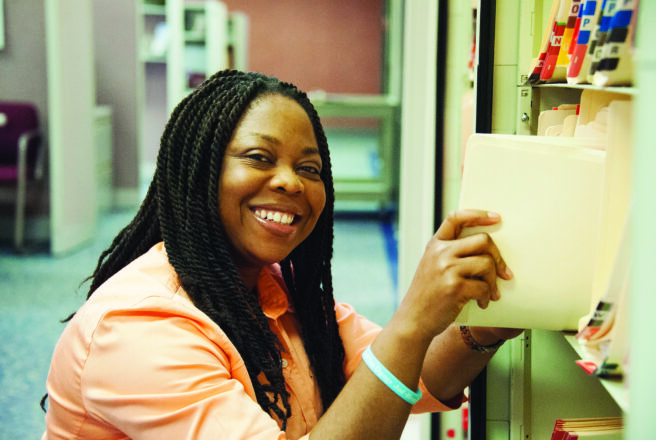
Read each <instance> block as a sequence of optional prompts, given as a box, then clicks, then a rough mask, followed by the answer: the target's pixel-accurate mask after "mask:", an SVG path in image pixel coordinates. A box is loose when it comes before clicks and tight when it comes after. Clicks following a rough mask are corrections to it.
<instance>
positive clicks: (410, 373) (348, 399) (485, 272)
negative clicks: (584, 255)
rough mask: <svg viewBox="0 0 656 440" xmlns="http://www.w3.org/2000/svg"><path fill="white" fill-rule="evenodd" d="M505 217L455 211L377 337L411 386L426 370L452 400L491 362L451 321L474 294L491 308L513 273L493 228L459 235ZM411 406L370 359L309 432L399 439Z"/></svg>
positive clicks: (380, 350) (440, 393)
mask: <svg viewBox="0 0 656 440" xmlns="http://www.w3.org/2000/svg"><path fill="white" fill-rule="evenodd" d="M498 221H499V217H498V216H497V215H494V214H489V213H488V212H487V211H479V210H466V211H458V212H454V213H452V214H450V215H449V216H448V217H447V219H446V220H445V221H444V223H443V224H442V225H441V226H440V228H439V230H438V231H437V233H436V234H435V235H434V236H433V238H432V239H431V240H430V242H429V243H428V245H427V246H426V251H425V253H424V256H423V257H422V259H421V261H420V263H419V267H418V268H417V271H416V273H415V276H414V279H413V281H412V283H411V285H410V288H409V289H408V292H407V294H406V295H405V297H404V299H403V301H402V302H401V304H400V305H399V308H398V309H397V311H396V312H395V313H394V315H393V316H392V319H391V320H390V322H389V323H388V324H387V325H386V326H385V328H383V330H382V331H381V333H380V334H379V335H378V337H377V338H376V340H375V341H374V343H373V344H372V351H373V353H374V355H375V356H376V357H377V358H378V360H379V361H380V362H381V363H382V364H383V365H384V366H385V367H386V368H387V369H388V370H389V371H390V372H391V373H392V374H393V375H394V376H395V377H396V378H397V379H398V380H399V381H401V382H402V383H403V384H404V385H405V386H407V387H408V388H410V389H412V390H416V389H417V386H418V383H419V378H420V376H421V375H422V369H424V374H423V376H424V381H425V383H426V386H427V388H428V389H429V390H431V393H435V394H434V395H435V397H437V398H439V399H440V400H443V401H447V400H448V399H449V398H451V397H453V396H455V395H457V394H458V393H459V392H461V391H462V390H463V389H464V388H465V387H466V386H467V385H469V383H470V382H471V380H472V379H473V378H474V377H475V376H476V374H478V372H479V371H480V370H481V369H482V368H483V367H484V366H485V364H486V363H487V362H488V361H489V359H490V356H491V354H484V355H482V354H481V353H479V352H476V351H473V350H471V349H470V348H469V347H467V345H466V344H465V343H464V341H463V340H462V338H461V336H460V335H459V334H458V333H457V331H456V330H457V328H455V327H454V326H452V323H453V321H454V320H455V318H456V317H457V316H458V314H459V313H460V311H461V310H462V307H463V306H464V305H465V304H466V303H467V302H468V301H471V300H474V301H476V302H477V303H478V304H479V306H480V307H483V308H485V307H487V305H488V303H489V301H491V300H492V301H494V300H497V299H498V298H499V293H498V290H497V287H496V279H497V276H499V277H502V278H504V279H510V278H511V277H512V273H511V272H510V271H509V270H508V269H507V267H506V265H505V262H504V261H503V259H502V258H501V255H500V253H499V250H498V249H497V247H496V245H495V244H494V243H493V241H492V240H491V239H490V237H489V236H488V235H487V234H478V235H473V236H470V237H466V238H462V239H459V238H458V237H459V235H460V232H461V231H462V229H463V228H465V227H468V226H486V225H492V224H495V223H497V222H498ZM477 330H478V329H477V328H475V329H474V330H473V331H474V332H476V331H477ZM438 335H439V336H438ZM476 336H477V337H481V339H482V340H481V341H479V343H480V344H482V345H485V344H487V341H485V340H483V339H486V338H487V337H489V336H490V335H489V334H487V335H486V334H483V332H479V334H477V335H476ZM410 409H411V405H410V404H409V403H407V402H406V401H405V400H403V399H401V398H400V397H399V396H397V395H396V394H395V393H394V392H393V391H391V390H390V389H389V388H388V387H387V386H386V385H384V384H383V382H381V380H380V379H379V378H378V377H376V376H375V375H374V374H373V373H372V372H371V370H370V369H369V368H368V367H367V366H366V365H365V364H364V362H363V363H361V364H360V365H359V366H358V368H357V369H356V371H355V373H354V374H353V376H352V377H351V379H350V380H349V381H348V382H347V384H346V385H345V386H344V389H343V390H342V392H341V393H340V395H339V396H338V397H337V399H335V401H334V402H333V404H332V406H331V407H330V408H329V409H328V410H327V411H326V413H325V414H324V415H323V417H322V418H321V419H320V420H319V423H318V424H317V425H316V426H315V428H314V429H313V430H312V432H311V435H310V438H311V439H313V440H318V439H323V438H326V439H328V438H375V439H396V438H399V437H400V435H401V433H402V432H403V428H404V426H405V423H406V421H407V417H408V415H409V413H410Z"/></svg>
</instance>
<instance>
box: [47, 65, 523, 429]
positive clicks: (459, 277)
mask: <svg viewBox="0 0 656 440" xmlns="http://www.w3.org/2000/svg"><path fill="white" fill-rule="evenodd" d="M334 202H335V200H334V187H333V180H332V170H331V162H330V155H329V151H328V144H327V141H326V136H325V134H324V131H323V128H322V126H321V123H320V122H319V117H318V115H317V112H316V111H315V109H314V107H313V106H312V104H311V103H310V101H309V100H308V98H307V96H306V95H305V93H303V92H301V91H299V90H298V89H297V88H296V87H295V86H293V85H291V84H289V83H284V82H281V81H279V80H277V79H276V78H272V77H267V76H264V75H261V74H258V73H244V72H238V71H221V72H218V73H216V74H215V75H213V76H212V77H210V78H209V79H208V80H207V81H206V82H205V83H203V85H202V86H201V87H199V89H197V90H196V91H195V92H193V93H192V94H191V95H189V96H188V97H186V98H185V99H184V100H183V101H182V102H181V103H180V104H179V105H178V106H177V107H176V108H175V110H174V111H173V113H172V115H171V118H170V120H169V123H168V124H167V126H166V129H165V131H164V134H163V135H162V142H161V147H160V151H159V153H158V158H157V167H156V171H155V175H154V177H153V180H152V182H151V184H150V187H149V189H148V193H147V195H146V197H145V200H144V201H143V203H142V205H141V207H140V209H139V212H138V213H137V215H136V216H135V218H134V219H133V220H132V221H131V222H130V224H129V225H127V226H126V227H125V228H124V229H123V230H122V231H121V232H120V233H119V234H118V235H117V236H116V238H115V239H114V241H113V242H112V244H111V246H110V247H109V249H107V250H105V251H104V252H103V253H102V254H101V256H100V259H99V261H98V265H97V267H96V269H95V271H94V273H93V274H92V276H91V286H90V288H89V293H88V297H87V301H86V302H85V304H84V305H83V306H82V307H81V308H80V309H79V310H78V311H77V312H76V313H75V314H74V316H73V317H72V319H70V322H69V323H68V325H67V327H66V329H65V330H64V332H63V334H62V336H61V338H60V340H59V342H58V343H57V346H56V348H55V350H54V354H53V357H52V362H51V368H50V373H49V375H48V381H47V389H48V395H49V398H50V399H49V405H48V410H47V414H46V432H45V434H44V436H43V438H44V439H64V438H67V439H68V438H121V439H123V438H124V439H128V438H131V439H160V438H176V439H194V440H204V439H210V438H212V439H213V438H217V437H220V438H240V439H250V438H258V439H264V438H271V439H286V438H289V439H298V438H307V437H308V435H309V433H310V432H312V438H313V440H317V439H322V438H363V437H365V436H366V437H369V438H377V439H388V438H398V437H399V436H400V434H401V432H402V430H403V426H404V425H405V423H406V421H407V418H408V415H409V413H410V412H411V411H414V412H426V411H439V410H447V409H451V408H455V407H458V406H459V405H460V404H461V403H462V401H463V389H464V387H465V386H467V385H468V384H469V383H470V381H471V380H472V379H473V378H474V377H475V376H476V375H477V374H478V373H479V372H480V370H481V369H482V368H483V367H484V366H485V364H486V363H487V361H488V360H489V359H490V357H491V356H492V354H493V352H494V350H495V349H496V347H498V346H499V345H500V344H501V343H502V342H503V341H502V339H505V338H507V337H512V336H515V335H516V334H517V332H516V331H514V330H513V331H508V330H505V329H494V328H493V329H482V328H472V329H468V331H467V335H468V338H469V339H468V342H469V345H467V344H466V343H465V342H463V339H462V337H461V334H460V331H459V330H458V328H457V327H456V326H454V325H452V321H453V319H454V318H455V316H457V314H458V313H459V311H460V309H461V308H462V306H463V305H464V304H465V303H466V302H468V301H469V300H476V301H477V302H478V303H479V304H480V305H481V306H482V307H486V306H487V303H488V302H489V301H490V300H496V299H498V291H497V289H496V278H497V277H498V276H500V277H503V278H509V276H510V275H509V272H508V271H507V270H506V269H507V268H506V266H505V263H504V261H503V259H502V258H501V256H500V254H499V251H498V249H497V248H496V246H495V245H494V243H493V242H492V241H491V240H490V239H486V237H485V235H484V234H478V235H475V236H471V237H467V238H464V239H459V238H458V232H456V231H460V230H462V228H463V227H464V226H465V225H467V226H486V225H492V224H495V223H496V222H498V221H499V218H498V216H495V215H491V214H489V213H487V212H486V211H475V210H471V211H465V212H459V213H455V214H453V215H451V216H449V217H448V218H447V220H446V221H445V223H444V224H443V225H442V227H440V230H438V232H437V234H436V235H435V237H433V239H432V240H431V241H430V242H429V244H428V246H427V247H426V254H425V256H424V258H423V259H422V261H421V263H420V265H419V267H418V269H417V274H416V277H415V280H414V281H413V283H412V285H411V287H410V289H409V290H408V292H407V294H406V295H405V297H404V300H403V302H402V303H401V304H400V305H399V308H398V310H397V311H396V312H395V313H394V316H393V317H392V319H391V320H390V322H389V323H388V324H387V325H386V326H385V327H384V328H382V329H381V328H380V327H379V326H378V325H376V324H374V323H372V322H370V321H369V320H367V319H366V318H364V317H363V316H361V315H358V314H357V313H356V312H355V310H354V309H353V307H351V306H350V305H348V304H344V303H338V302H335V299H334V297H333V280H332V267H331V265H332V262H331V259H332V256H333V236H334V233H333V226H334V225H333V216H334ZM374 276H375V275H374ZM472 341H474V342H475V344H474V343H473V342H472ZM472 347H476V348H481V347H483V348H485V350H480V349H472ZM365 350H366V353H367V359H368V361H367V363H366V365H365V363H363V362H361V360H362V355H363V353H365ZM370 366H374V367H370ZM370 368H371V369H370ZM381 372H384V375H383V374H382V373H381ZM399 390H401V391H399ZM415 390H416V391H415ZM408 396H411V397H412V398H411V399H410V398H408ZM364 414H366V416H364Z"/></svg>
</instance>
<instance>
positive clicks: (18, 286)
mask: <svg viewBox="0 0 656 440" xmlns="http://www.w3.org/2000/svg"><path fill="white" fill-rule="evenodd" d="M365 153H366V152H365ZM367 154H369V153H367ZM347 162H348V163H350V164H351V165H353V166H355V167H356V168H359V169H360V171H361V170H362V168H366V167H367V166H373V165H375V164H373V162H372V161H369V163H368V164H367V160H366V159H365V160H364V161H347ZM374 162H375V161H374ZM372 164H373V165H372ZM342 169H343V170H344V172H345V173H347V174H348V173H352V172H357V171H349V169H348V166H347V165H344V166H342ZM374 172H375V171H374ZM132 215H133V212H132V211H124V212H117V213H111V214H107V215H104V216H102V217H101V219H100V222H99V227H98V234H97V235H96V237H95V239H94V241H93V243H91V244H89V245H88V246H87V247H85V248H83V249H81V250H79V251H77V252H75V253H72V254H70V255H67V256H63V257H58V258H54V257H51V256H50V255H49V254H48V253H47V250H46V249H43V250H41V251H39V250H38V249H37V250H33V251H32V252H31V253H30V254H28V255H21V256H17V255H15V254H14V253H13V252H12V251H11V249H10V248H8V247H0V334H1V335H2V336H3V341H2V344H0V440H4V439H7V440H9V439H11V440H17V439H19V440H22V439H38V438H40V436H41V433H42V432H43V429H44V419H43V417H44V414H43V412H42V411H41V408H40V407H39V401H40V399H41V397H42V396H43V394H44V392H45V380H46V376H47V372H48V367H49V363H50V356H51V353H52V350H53V347H54V345H55V343H56V341H57V339H58V337H59V335H60V333H61V332H62V330H63V328H64V324H62V323H60V322H59V321H60V320H61V319H63V318H65V317H66V316H68V315H69V314H70V313H71V312H73V311H75V309H77V307H79V305H80V304H82V303H83V302H84V299H85V298H86V288H88V285H87V284H84V285H82V286H81V287H80V284H81V283H82V281H83V280H84V279H85V278H86V277H87V276H88V275H90V274H91V272H92V270H93V268H94V267H95V264H96V261H97V258H98V256H99V255H100V253H101V252H102V250H104V249H105V248H106V247H107V246H108V245H109V243H110V242H111V239H112V238H113V237H114V235H115V234H116V233H117V232H118V231H119V230H120V229H121V228H122V227H123V226H124V225H125V224H126V223H127V222H128V221H129V220H130V219H131V217H132ZM336 217H337V218H336V221H335V246H334V248H335V252H334V259H333V270H334V284H335V285H334V289H335V296H336V298H337V300H338V301H344V302H348V303H351V304H352V305H353V306H355V307H356V309H357V310H358V311H359V312H360V313H361V314H363V315H365V316H367V317H369V318H370V319H371V320H373V321H375V322H378V323H379V324H384V323H386V322H387V320H388V319H389V318H390V316H391V314H392V312H393V310H394V309H395V306H396V303H395V301H396V300H395V298H396V276H395V274H396V238H395V235H396V234H395V222H394V219H392V220H389V219H387V220H385V219H383V218H382V217H380V216H377V215H376V212H371V211H369V212H364V213H363V212H362V211H359V212H354V211H353V209H352V208H349V212H346V213H345V212H342V213H338V215H337V216H336Z"/></svg>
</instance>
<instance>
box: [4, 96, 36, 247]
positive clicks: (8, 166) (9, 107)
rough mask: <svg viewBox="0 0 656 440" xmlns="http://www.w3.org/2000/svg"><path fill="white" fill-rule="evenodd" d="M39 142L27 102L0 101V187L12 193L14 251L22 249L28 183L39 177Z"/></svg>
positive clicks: (31, 107) (29, 105) (32, 111)
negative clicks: (13, 198)
mask: <svg viewBox="0 0 656 440" xmlns="http://www.w3.org/2000/svg"><path fill="white" fill-rule="evenodd" d="M43 150H44V148H43V142H42V138H41V134H40V132H39V118H38V113H37V109H36V107H35V106H34V105H33V104H30V103H27V102H6V101H0V187H9V188H11V189H12V190H14V191H15V194H16V197H15V224H14V248H15V250H16V251H17V252H20V251H22V250H23V238H24V235H25V234H24V233H25V204H26V196H27V189H28V184H30V183H32V182H35V181H37V180H39V179H40V178H41V177H42V174H43V159H42V158H43V153H44V151H43Z"/></svg>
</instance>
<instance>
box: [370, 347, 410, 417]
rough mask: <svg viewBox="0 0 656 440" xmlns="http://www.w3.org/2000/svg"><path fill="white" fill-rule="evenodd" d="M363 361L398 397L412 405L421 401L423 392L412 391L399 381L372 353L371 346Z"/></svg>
mask: <svg viewBox="0 0 656 440" xmlns="http://www.w3.org/2000/svg"><path fill="white" fill-rule="evenodd" d="M362 360H363V361H364V363H365V364H366V365H367V367H369V369H370V370H371V372H372V373H374V374H375V375H376V377H377V378H378V379H380V381H381V382H383V383H384V384H385V385H387V388H389V389H390V390H392V391H394V393H396V395H397V396H399V397H400V398H401V399H403V400H405V401H406V402H408V403H409V404H410V405H414V404H415V403H417V401H418V400H419V399H421V390H417V392H414V391H412V390H411V389H410V388H408V387H407V386H405V385H404V384H403V382H401V381H400V380H398V379H397V378H396V377H395V376H394V375H393V374H392V373H391V372H390V371H389V370H388V369H387V368H385V366H384V365H383V364H381V363H380V361H379V360H378V359H376V356H374V354H373V353H372V352H371V346H369V347H367V349H366V350H365V351H364V353H362Z"/></svg>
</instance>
